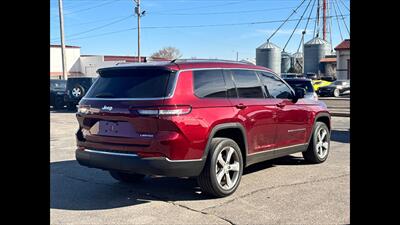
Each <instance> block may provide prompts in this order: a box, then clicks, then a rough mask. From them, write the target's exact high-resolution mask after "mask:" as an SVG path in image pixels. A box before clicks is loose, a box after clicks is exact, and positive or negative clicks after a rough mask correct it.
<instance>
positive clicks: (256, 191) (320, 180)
mask: <svg viewBox="0 0 400 225" xmlns="http://www.w3.org/2000/svg"><path fill="white" fill-rule="evenodd" d="M349 175H350V174H342V175H339V176H336V177H327V178H322V179H317V180H311V181H304V182H298V183H292V184H283V185H277V186H272V187H265V188H260V189H257V190H254V191H252V192H249V193H246V194H243V195H240V196H238V197H236V198H234V199H231V200H228V201H226V202H223V203H221V204H218V205H215V206H211V207H207V208H204V209H202V211H204V210H210V209H214V208H217V207H220V206H223V205H225V204H228V203H231V202H234V201H236V200H238V199H241V198H244V197H247V196H250V195H252V194H255V193H258V192H260V191H265V190H270V189H275V188H281V187H290V186H296V185H302V184H309V183H317V182H323V181H327V180H333V179H337V178H342V177H346V176H349Z"/></svg>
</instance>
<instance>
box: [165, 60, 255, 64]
mask: <svg viewBox="0 0 400 225" xmlns="http://www.w3.org/2000/svg"><path fill="white" fill-rule="evenodd" d="M180 62H224V63H239V64H246V65H247V64H252V63H251V62H243V61H234V60H227V59H173V60H171V63H180Z"/></svg>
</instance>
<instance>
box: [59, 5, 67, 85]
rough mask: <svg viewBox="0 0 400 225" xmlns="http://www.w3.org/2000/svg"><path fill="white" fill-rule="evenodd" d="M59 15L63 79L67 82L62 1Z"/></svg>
mask: <svg viewBox="0 0 400 225" xmlns="http://www.w3.org/2000/svg"><path fill="white" fill-rule="evenodd" d="M58 14H59V17H60V36H61V57H62V70H63V79H64V80H67V79H68V75H67V71H66V66H67V65H66V59H65V42H64V13H63V3H62V0H58Z"/></svg>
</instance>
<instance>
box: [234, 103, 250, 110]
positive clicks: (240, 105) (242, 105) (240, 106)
mask: <svg viewBox="0 0 400 225" xmlns="http://www.w3.org/2000/svg"><path fill="white" fill-rule="evenodd" d="M235 106H236V108H238V109H245V108H247V105H244V104H243V103H239V104H237V105H235Z"/></svg>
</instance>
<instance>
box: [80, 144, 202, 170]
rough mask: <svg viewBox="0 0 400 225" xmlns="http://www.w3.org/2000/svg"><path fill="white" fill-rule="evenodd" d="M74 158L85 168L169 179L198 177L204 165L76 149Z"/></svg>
mask: <svg viewBox="0 0 400 225" xmlns="http://www.w3.org/2000/svg"><path fill="white" fill-rule="evenodd" d="M75 156H76V160H77V161H78V162H79V164H81V165H83V166H87V167H93V168H98V169H104V170H117V171H122V172H134V173H139V174H146V175H162V176H169V177H193V176H198V175H199V174H200V173H201V171H202V170H203V167H204V163H205V161H204V160H202V159H199V160H169V159H168V158H165V157H156V158H140V157H138V156H137V155H136V154H127V153H114V152H105V151H97V150H89V149H85V150H80V149H77V150H76V151H75Z"/></svg>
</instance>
